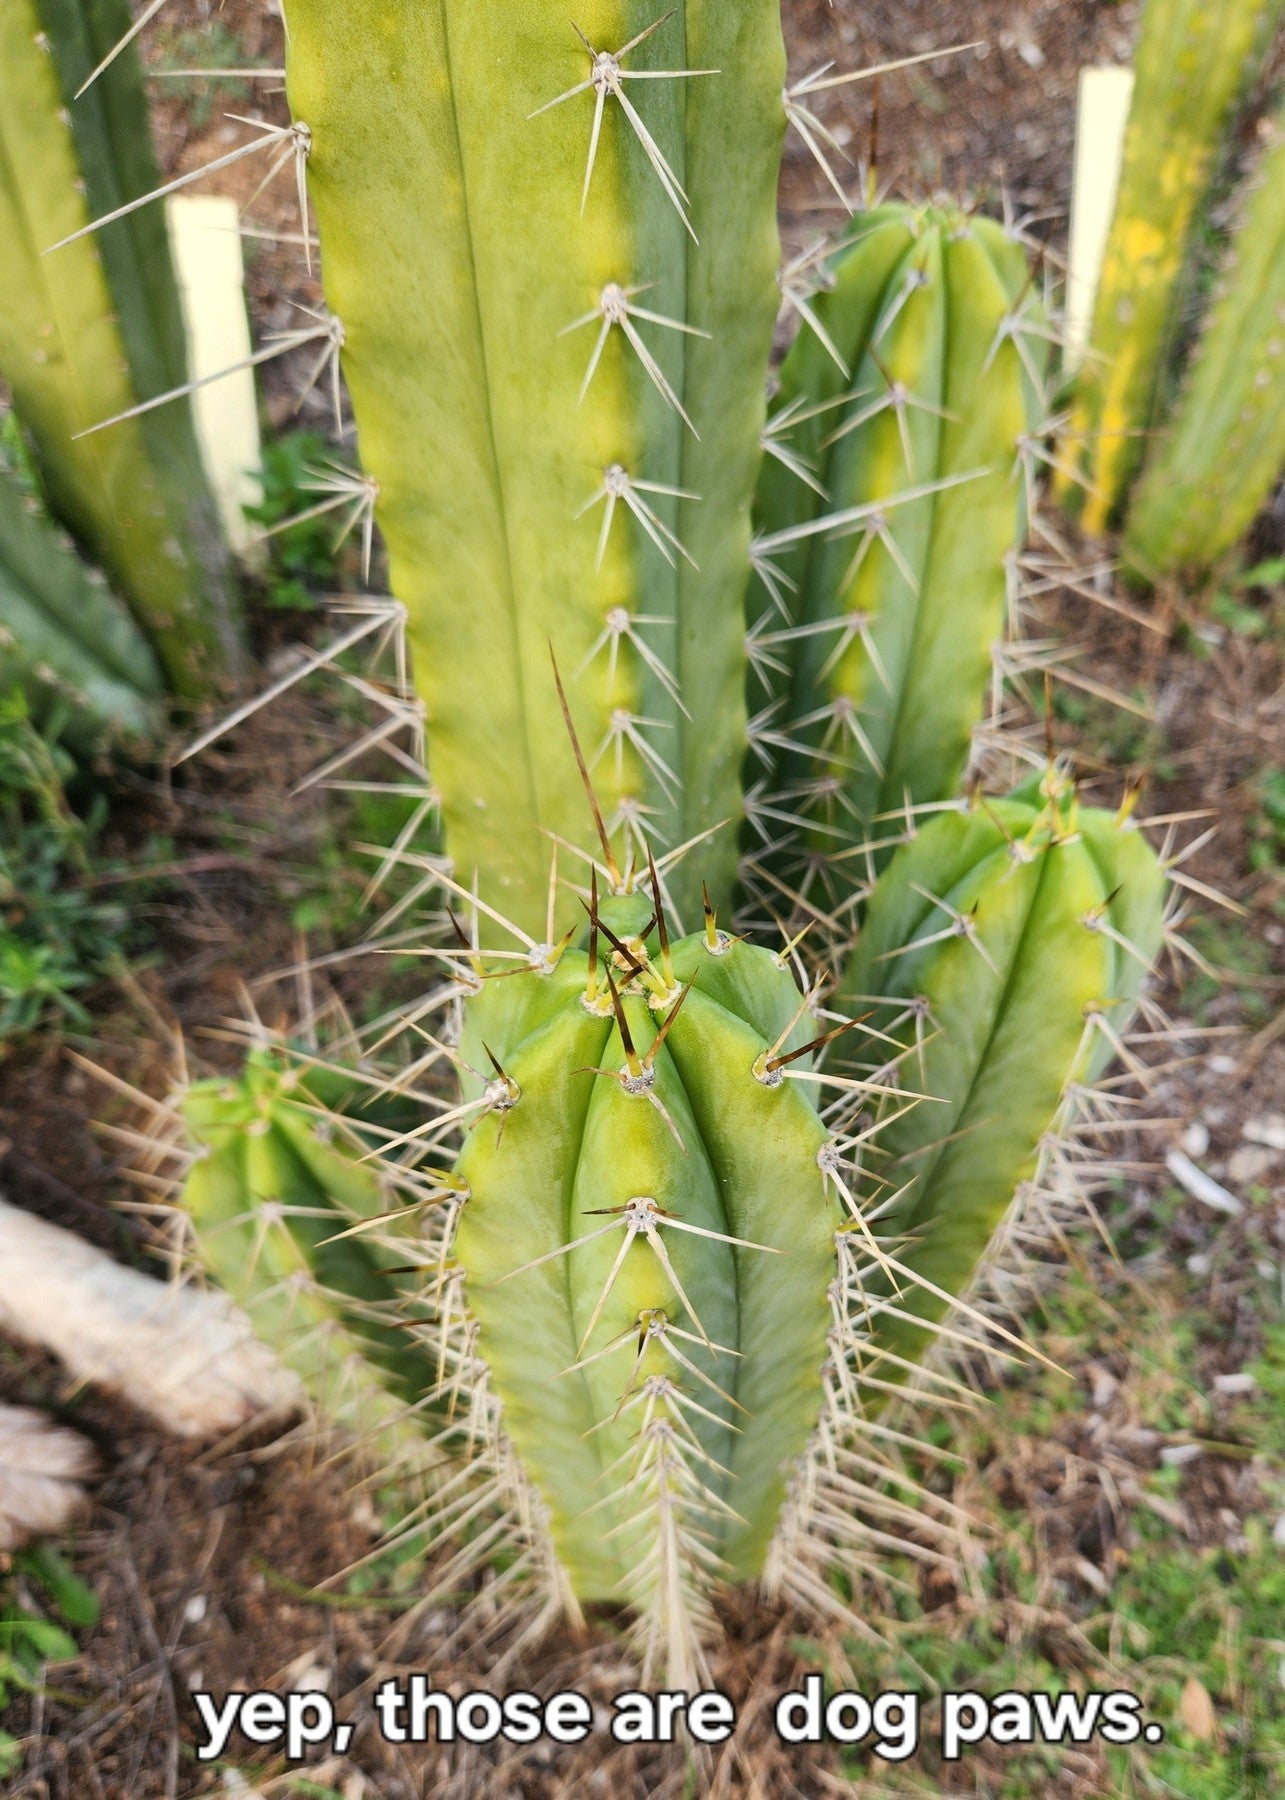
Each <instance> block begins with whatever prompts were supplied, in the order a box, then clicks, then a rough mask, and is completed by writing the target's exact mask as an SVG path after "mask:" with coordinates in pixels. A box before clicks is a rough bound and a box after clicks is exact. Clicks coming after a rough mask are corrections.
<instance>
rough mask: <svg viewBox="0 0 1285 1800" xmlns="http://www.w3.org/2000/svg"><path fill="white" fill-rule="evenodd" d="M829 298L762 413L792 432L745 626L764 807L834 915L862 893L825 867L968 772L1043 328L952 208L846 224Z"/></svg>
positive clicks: (1001, 605)
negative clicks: (820, 869)
mask: <svg viewBox="0 0 1285 1800" xmlns="http://www.w3.org/2000/svg"><path fill="white" fill-rule="evenodd" d="M830 283H831V284H832V285H829V287H828V291H825V292H822V293H821V294H819V295H818V296H817V298H816V299H815V300H814V301H813V303H812V305H813V307H814V316H815V319H816V322H817V325H818V327H819V328H820V330H821V331H822V332H824V334H825V335H824V338H822V337H821V336H819V335H818V334H817V332H803V333H801V334H800V336H799V337H798V339H797V340H796V342H795V344H794V347H793V349H792V350H791V352H790V354H789V355H788V356H787V358H786V360H785V363H784V366H783V368H782V370H781V386H780V392H779V394H778V395H777V396H776V398H775V400H774V402H773V407H774V416H775V418H776V419H778V420H780V421H782V422H783V424H785V425H788V426H789V427H790V429H789V433H788V437H786V438H785V446H786V450H787V454H786V456H785V457H783V458H778V459H774V458H767V459H765V462H764V467H763V473H762V475H761V478H760V482H759V491H758V500H757V505H756V512H755V522H756V527H757V533H758V535H757V540H756V542H757V544H758V546H759V548H760V554H761V557H763V558H766V559H767V561H766V565H764V564H763V563H761V564H760V567H761V568H762V570H763V573H762V574H761V575H760V577H759V578H758V579H757V581H756V584H755V588H754V591H752V594H751V611H752V613H755V614H756V615H757V616H756V618H755V620H754V627H753V630H754V638H755V640H756V648H757V650H758V652H759V654H760V656H761V658H762V663H763V667H764V669H765V677H764V685H765V686H767V687H768V689H769V693H770V699H769V702H768V704H767V706H766V707H765V708H764V709H763V711H762V713H761V714H760V715H759V719H760V727H759V731H758V734H757V742H758V744H759V745H760V746H762V747H763V757H764V760H765V761H768V762H769V763H770V773H769V775H768V777H767V778H766V780H765V782H764V786H765V787H766V788H767V789H769V790H770V792H769V793H768V795H767V797H766V800H765V802H764V804H765V805H766V806H767V807H768V810H769V818H770V819H772V820H773V821H776V820H779V819H780V817H781V814H782V812H783V811H784V812H793V813H798V814H801V815H802V816H803V820H804V824H803V827H802V831H801V833H800V835H801V836H802V838H803V842H802V844H801V845H800V846H799V849H798V850H797V851H796V861H797V860H798V857H799V855H800V854H801V855H803V856H805V857H806V856H807V855H808V854H809V853H810V854H811V856H812V857H813V859H814V860H817V861H820V862H821V863H822V864H823V865H824V874H825V877H826V878H827V880H828V881H829V883H830V884H831V886H832V887H833V889H834V892H833V895H832V897H833V899H835V900H836V901H839V902H842V901H843V900H845V899H846V898H847V897H848V895H849V894H850V893H851V892H852V890H853V889H854V888H855V887H857V886H858V885H859V884H860V882H861V881H862V880H863V879H864V877H865V874H866V869H865V863H864V859H862V860H853V859H851V858H849V857H848V856H847V855H846V853H845V851H844V850H843V848H842V846H843V845H844V844H845V843H850V842H851V841H853V839H854V838H855V839H856V840H858V841H860V840H862V839H865V838H869V837H875V836H878V835H880V833H879V832H878V830H877V829H876V825H875V821H876V820H878V819H880V818H884V817H886V816H887V815H888V814H889V813H891V812H895V811H897V810H898V809H901V808H903V807H904V806H905V805H906V804H907V803H909V804H910V805H912V806H918V805H923V804H925V803H931V802H935V801H940V800H944V799H947V798H949V797H950V796H951V795H952V794H954V793H955V791H956V790H957V787H958V784H959V781H960V778H961V776H962V774H963V771H964V768H965V765H966V764H967V762H968V760H969V754H970V750H971V748H972V741H973V733H974V731H975V730H976V728H977V727H978V726H979V725H980V723H981V721H982V717H983V713H984V711H985V708H986V703H987V700H988V696H989V690H990V684H991V679H992V673H993V666H994V659H995V655H996V651H997V646H998V645H999V644H1000V643H1001V642H1002V640H1003V638H1004V636H1005V630H1006V593H1007V585H1008V582H1009V580H1010V578H1011V569H1010V563H1011V559H1012V558H1013V557H1014V556H1015V555H1016V552H1017V551H1018V549H1019V548H1020V546H1021V544H1022V542H1023V540H1024V537H1025V529H1026V485H1025V483H1024V481H1023V479H1022V473H1023V462H1024V459H1025V457H1026V454H1027V452H1026V448H1025V447H1026V444H1027V440H1028V437H1029V438H1030V439H1031V441H1033V439H1034V433H1035V427H1036V426H1037V424H1038V422H1039V420H1040V419H1041V418H1042V416H1043V413H1042V407H1043V394H1042V391H1041V390H1042V382H1043V365H1044V354H1043V353H1044V349H1045V345H1044V340H1043V335H1042V334H1043V331H1044V329H1045V327H1044V326H1043V323H1042V318H1041V314H1040V308H1039V306H1038V303H1037V301H1036V299H1035V297H1034V296H1033V295H1032V294H1031V291H1030V290H1031V285H1032V277H1031V273H1030V270H1029V268H1028V265H1027V260H1026V256H1025V254H1024V253H1023V250H1022V248H1021V246H1020V244H1019V243H1018V242H1016V241H1015V239H1014V238H1013V237H1012V236H1011V235H1010V234H1009V233H1007V232H1006V231H1005V230H1004V229H1003V228H1002V227H1001V226H999V225H998V224H996V223H995V222H994V221H992V220H990V219H986V218H981V217H972V218H970V217H968V216H966V215H964V214H963V213H961V212H959V211H958V210H956V209H955V208H953V207H949V206H947V207H927V208H907V207H898V206H885V207H881V208H878V209H876V210H875V211H873V212H872V213H870V214H868V215H866V216H865V217H863V218H860V219H859V220H858V222H857V224H856V226H855V227H854V228H853V230H852V232H851V233H850V234H849V238H848V240H847V244H846V246H845V247H844V248H843V250H842V254H841V255H840V256H839V257H838V259H837V261H835V262H834V263H833V265H832V268H831V273H830ZM845 513H850V514H851V515H852V519H851V523H850V524H849V525H848V526H847V527H846V529H842V530H840V529H837V528H836V521H840V522H841V521H842V520H843V516H844V514H845ZM782 580H783V581H784V582H786V583H788V586H789V589H791V590H793V592H789V593H783V590H782V585H781V583H782ZM769 583H770V584H771V585H770V586H769V585H768V584H769ZM787 611H788V614H789V617H788V619H786V620H784V621H782V620H781V619H780V618H779V617H778V616H777V615H778V614H779V613H781V612H787ZM786 647H790V648H791V649H792V654H790V656H789V657H788V673H784V676H783V678H779V677H774V674H773V670H772V661H773V657H774V655H775V656H776V657H779V656H780V653H781V650H782V649H783V648H786ZM778 835H779V834H778V833H776V832H773V833H772V834H771V837H772V844H773V854H774V856H775V857H777V858H778V859H779V857H780V847H779V844H778V843H777V837H778Z"/></svg>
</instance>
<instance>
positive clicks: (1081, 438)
mask: <svg viewBox="0 0 1285 1800" xmlns="http://www.w3.org/2000/svg"><path fill="white" fill-rule="evenodd" d="M1283 12H1285V4H1283V0H1226V4H1224V5H1222V6H1217V7H1214V6H1209V5H1207V4H1206V0H1146V4H1145V6H1144V7H1143V12H1142V26H1141V35H1140V38H1139V41H1138V50H1137V57H1136V69H1137V79H1136V85H1135V88H1134V94H1133V103H1132V106H1131V108H1130V112H1129V123H1128V129H1127V132H1126V136H1125V145H1124V167H1123V169H1122V171H1121V175H1120V190H1119V195H1118V197H1117V200H1116V209H1115V216H1114V218H1113V220H1112V223H1111V232H1110V235H1109V237H1108V239H1107V247H1106V256H1105V260H1104V262H1103V266H1102V276H1101V280H1100V283H1099V286H1098V293H1097V299H1096V303H1095V306H1094V312H1093V328H1092V346H1093V361H1092V363H1091V364H1090V365H1088V366H1086V367H1085V368H1084V369H1083V370H1082V371H1081V373H1080V375H1079V377H1078V379H1077V385H1076V394H1075V400H1074V404H1073V406H1072V410H1071V417H1070V422H1069V424H1068V427H1067V434H1066V439H1065V450H1064V457H1065V459H1066V460H1068V461H1070V462H1071V463H1073V464H1075V465H1077V467H1078V471H1079V473H1080V475H1081V476H1082V480H1083V493H1082V495H1081V490H1080V486H1079V485H1078V484H1077V482H1076V481H1074V480H1072V479H1071V478H1070V477H1069V476H1062V477H1061V478H1060V481H1059V492H1060V497H1061V498H1062V499H1063V500H1065V501H1067V502H1071V503H1074V504H1075V505H1076V506H1077V507H1079V508H1081V509H1082V511H1081V516H1082V519H1083V523H1084V526H1085V529H1086V530H1088V531H1091V532H1098V533H1100V532H1102V531H1105V530H1106V528H1107V526H1108V524H1109V523H1111V521H1112V519H1113V517H1114V515H1115V513H1116V511H1117V509H1118V508H1119V506H1120V503H1121V501H1122V500H1123V498H1124V495H1125V491H1126V489H1127V488H1128V486H1129V483H1130V481H1131V480H1132V478H1133V475H1134V472H1135V471H1136V469H1137V468H1138V465H1139V463H1140V462H1141V460H1142V456H1143V450H1144V438H1145V434H1146V433H1147V432H1148V431H1149V430H1150V429H1151V428H1152V427H1153V426H1154V424H1155V410H1156V404H1157V398H1158V393H1159V388H1160V383H1161V379H1162V376H1163V373H1164V363H1165V358H1166V355H1167V353H1168V351H1169V349H1170V348H1171V347H1172V341H1173V336H1174V332H1175V329H1176V325H1177V320H1176V319H1175V316H1174V299H1175V293H1176V291H1177V287H1178V281H1179V276H1180V274H1181V272H1182V268H1183V264H1184V262H1185V260H1186V256H1187V250H1188V243H1189V237H1190V232H1191V228H1192V224H1193V221H1194V220H1195V218H1196V215H1197V212H1198V209H1199V207H1200V206H1201V204H1202V202H1203V200H1204V197H1205V194H1206V191H1207V189H1208V186H1209V182H1210V178H1211V176H1212V175H1213V172H1214V168H1215V163H1216V159H1217V157H1218V154H1219V149H1220V146H1221V143H1222V139H1223V135H1224V132H1225V131H1226V129H1227V126H1228V123H1229V121H1230V119H1231V116H1232V109H1233V107H1234V105H1235V103H1236V101H1237V99H1238V97H1239V96H1240V94H1241V91H1242V89H1243V88H1244V85H1245V82H1246V78H1247V74H1248V71H1249V69H1250V68H1251V67H1252V66H1253V64H1254V62H1255V60H1256V55H1257V52H1258V51H1259V50H1260V49H1261V47H1262V45H1263V43H1264V42H1265V41H1266V40H1267V38H1268V37H1269V35H1270V33H1271V31H1272V30H1273V29H1274V27H1275V26H1276V24H1277V23H1278V22H1279V20H1280V18H1281V16H1282V13H1283Z"/></svg>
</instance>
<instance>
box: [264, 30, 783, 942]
mask: <svg viewBox="0 0 1285 1800" xmlns="http://www.w3.org/2000/svg"><path fill="white" fill-rule="evenodd" d="M288 73H289V81H288V87H289V96H290V104H291V108H292V110H293V113H294V116H295V118H296V120H297V121H299V122H300V123H301V124H306V126H307V128H308V130H309V133H310V140H311V149H310V155H309V162H308V180H309V190H310V193H311V195H312V199H313V202H314V205H315V208H316V213H317V220H318V226H319V230H320V235H321V241H322V246H323V261H324V275H325V285H326V295H327V300H328V303H329V305H330V307H331V309H332V312H333V314H334V315H335V316H336V317H337V319H338V320H339V321H340V324H341V326H342V331H343V340H344V342H343V368H344V373H345V376H346V379H347V382H348V386H349V390H350V392H351V395H352V400H353V406H354V410H355V414H356V419H357V426H358V434H359V440H360V450H361V456H362V463H363V466H364V468H365V470H366V472H367V473H368V474H369V475H370V476H372V477H373V478H374V480H375V481H376V482H377V483H378V488H379V497H378V501H377V505H376V519H377V521H378V524H379V526H380V529H381V531H382V533H383V536H384V538H385V540H386V542H387V546H388V552H389V560H390V568H391V581H392V589H393V593H394V594H395V596H396V597H397V598H398V599H400V600H401V601H402V602H403V603H404V605H405V606H406V608H407V610H408V614H409V636H410V642H411V648H412V653H413V660H414V670H415V679H416V685H417V687H418V689H419V691H420V692H421V694H422V695H423V697H424V699H425V701H426V704H427V712H428V729H429V744H430V754H431V759H432V768H433V776H434V780H435V783H436V785H437V786H438V788H439V789H440V791H441V794H442V804H443V820H444V827H445V839H446V845H447V849H448V851H449V853H450V855H451V856H452V857H453V860H454V863H455V868H456V874H457V877H458V879H459V880H460V881H461V882H462V883H463V884H465V885H466V886H471V885H472V884H473V882H474V879H475V877H476V878H477V880H478V883H479V888H480V891H481V892H483V893H484V894H485V895H486V896H487V898H488V899H489V901H490V902H491V904H492V905H494V906H496V907H498V908H499V909H500V910H502V911H503V912H504V913H505V914H506V915H507V916H508V917H510V918H511V919H513V920H514V921H515V922H516V923H517V924H519V925H521V926H522V927H523V928H524V929H527V930H532V931H534V930H539V929H542V928H543V925H544V919H545V902H546V892H547V885H548V873H549V861H550V850H551V834H552V835H553V836H557V837H560V838H563V839H565V840H567V841H569V842H571V843H572V844H575V845H577V846H579V847H580V848H582V849H587V848H588V847H589V845H588V842H587V840H586V835H585V829H584V817H583V808H582V805H581V797H580V788H579V783H578V781H577V777H576V771H575V766H574V762H573V761H572V759H571V756H570V754H569V751H568V747H567V740H566V733H565V730H564V727H563V724H562V720H561V715H560V711H559V706H558V701H557V695H556V692H555V689H554V684H553V681H552V680H551V678H550V673H549V657H548V647H549V645H550V644H551V645H552V647H553V649H554V652H555V654H556V656H557V659H558V663H559V665H560V666H561V668H562V669H563V670H564V671H565V672H566V675H567V685H568V690H569V693H570V698H571V705H572V710H573V713H574V716H575V720H576V724H577V727H578V730H579V733H580V736H581V738H582V740H583V742H584V744H585V746H586V751H587V754H588V756H589V758H590V760H591V761H592V764H593V775H594V781H595V784H596V786H597V788H598V791H599V793H600V796H601V798H602V803H603V810H604V812H605V813H606V815H607V817H608V819H609V820H613V821H618V822H620V823H621V824H622V825H623V826H624V827H625V828H626V829H627V830H628V831H629V832H630V833H631V835H632V836H633V838H634V841H635V846H636V848H637V849H638V850H639V860H641V859H642V858H641V839H642V836H643V834H644V833H648V834H650V835H651V837H652V840H653V841H654V843H655V844H656V847H657V851H658V853H659V852H660V851H661V850H662V849H663V848H666V847H670V848H672V847H676V846H677V845H678V844H679V843H681V842H683V841H685V840H687V839H689V838H691V837H693V836H696V835H698V834H700V833H702V832H709V831H714V832H715V837H714V839H713V840H712V842H711V843H709V844H707V846H706V848H705V850H704V851H703V853H702V860H703V866H704V868H705V871H706V874H707V877H708V879H709V881H710V883H711V886H712V887H713V888H714V890H715V896H716V898H717V897H718V896H719V895H720V894H726V893H727V891H728V890H729V889H730V884H731V878H732V874H733V870H734V865H735V850H736V843H735V839H736V821H737V819H738V818H739V815H740V806H741V800H740V790H739V764H740V757H741V752H742V746H743V743H744V710H743V708H744V699H743V685H744V649H743V644H742V642H741V639H740V634H739V631H738V627H737V623H736V619H737V611H738V608H737V605H736V598H737V596H738V595H739V593H740V591H741V588H742V585H743V580H744V569H745V565H746V553H747V547H748V537H749V502H750V497H751V495H752V491H753V484H754V479H755V475H756V473H757V466H758V458H759V436H760V432H761V429H762V424H763V395H762V386H761V378H762V371H763V370H764V368H765V367H766V364H767V358H768V353H769V349H770V345H771V337H772V327H773V321H774V318H775V314H776V309H777V304H778V298H779V296H778V293H777V289H776V286H775V281H774V276H775V272H776V266H777V254H778V251H777V234H776V223H775V190H776V174H777V167H778V163H779V156H780V146H781V140H782V136H783V133H784V128H785V115H784V111H783V107H782V100H781V89H782V81H783V76H784V52H783V48H782V42H781V30H780V19H779V9H778V7H777V5H776V0H748V3H747V4H742V5H738V6H736V7H728V6H724V5H719V4H713V3H712V0H684V3H683V4H680V5H678V6H676V8H675V9H674V11H673V12H672V13H669V14H662V13H661V12H660V11H658V10H657V9H655V8H653V7H652V6H650V5H647V4H643V3H641V0H585V4H583V5H582V6H580V7H579V8H578V10H576V11H575V12H574V27H573V25H572V23H571V22H570V21H569V20H568V18H567V16H566V13H565V12H556V11H553V10H550V9H549V8H548V7H547V6H543V5H535V4H532V3H531V0H517V3H515V4H511V5H507V6H504V7H502V8H487V7H478V6H476V5H475V4H472V3H471V0H446V4H444V5H441V6H435V7H432V8H429V9H425V8H423V7H421V6H416V5H412V4H409V3H408V0H379V3H378V4H375V5H370V6H364V7H360V8H355V7H353V6H351V5H349V4H347V0H295V3H294V4H292V6H291V9H290V33H289V39H288ZM718 827H722V829H721V830H718V831H716V830H715V828H718ZM674 881H675V884H676V891H675V895H674V897H675V900H676V902H677V903H678V904H679V905H680V906H686V907H687V908H688V909H691V908H692V907H693V905H699V895H698V894H693V893H692V892H690V891H688V890H687V889H686V883H687V881H688V876H687V874H686V871H685V870H682V869H680V870H678V871H676V872H675V876H674ZM563 922H564V923H565V922H567V921H563Z"/></svg>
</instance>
